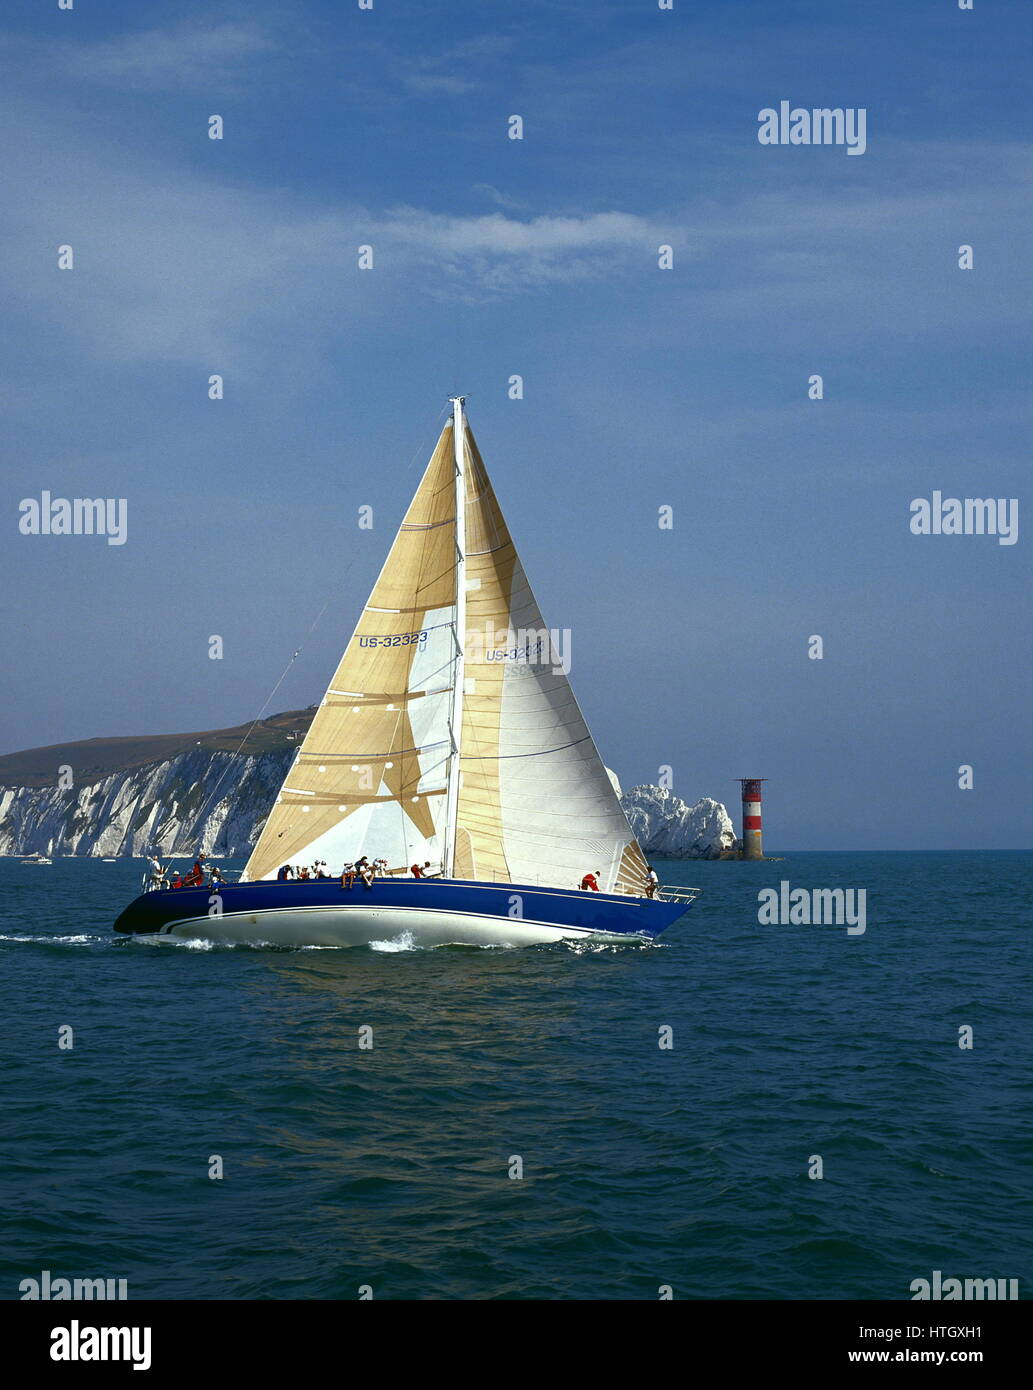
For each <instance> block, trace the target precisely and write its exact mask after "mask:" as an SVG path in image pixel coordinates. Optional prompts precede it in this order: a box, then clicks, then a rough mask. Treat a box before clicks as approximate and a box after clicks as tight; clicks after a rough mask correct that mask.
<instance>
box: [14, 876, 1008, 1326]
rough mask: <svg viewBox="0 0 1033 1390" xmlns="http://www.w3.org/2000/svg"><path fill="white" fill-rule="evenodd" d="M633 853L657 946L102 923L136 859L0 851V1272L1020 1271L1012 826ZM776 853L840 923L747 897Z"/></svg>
mask: <svg viewBox="0 0 1033 1390" xmlns="http://www.w3.org/2000/svg"><path fill="white" fill-rule="evenodd" d="M657 866H658V868H659V870H660V872H661V877H662V878H664V880H665V881H667V882H680V883H687V884H695V885H697V886H699V887H701V888H702V889H703V890H704V891H703V896H702V898H701V899H700V900H699V902H698V904H697V906H696V907H695V908H694V909H693V911H692V912H690V913H689V915H688V916H687V917H685V918H684V919H683V920H682V921H681V922H680V923H678V924H677V925H676V926H675V927H673V928H672V929H671V930H670V931H669V932H668V933H667V934H666V936H665V937H661V938H660V941H659V942H658V943H656V944H655V945H650V946H646V945H629V946H619V947H603V948H594V949H593V948H586V947H584V946H580V947H575V946H569V945H563V944H556V945H553V946H543V947H532V948H524V949H519V950H476V949H469V948H440V949H438V950H432V951H420V950H406V949H399V946H398V943H386V944H385V947H384V948H382V949H366V948H362V949H353V950H297V951H286V950H270V949H256V948H248V947H238V948H218V947H216V948H209V949H205V948H203V947H201V948H198V947H197V946H196V945H193V946H188V945H180V946H172V945H169V944H168V943H165V944H161V945H156V944H155V943H153V942H147V941H143V940H130V939H126V938H121V937H115V936H114V935H113V934H112V932H111V930H110V927H111V922H112V921H113V919H114V917H115V916H116V915H117V913H118V911H119V910H120V908H121V907H122V906H123V905H124V904H125V903H126V902H127V901H128V900H129V899H130V898H131V897H133V896H135V894H136V892H137V891H138V886H139V879H140V871H141V864H140V862H139V861H119V862H117V863H102V862H98V861H97V860H57V861H56V862H55V863H54V865H53V866H52V867H51V868H45V867H31V866H22V865H20V864H18V863H17V862H16V861H13V860H3V861H0V988H2V991H3V997H2V1007H0V1016H2V1020H3V1025H2V1031H3V1057H2V1069H0V1086H2V1107H3V1108H2V1114H3V1145H2V1152H0V1173H2V1195H3V1209H4V1221H3V1235H2V1241H0V1243H2V1251H0V1297H3V1298H17V1297H19V1292H18V1285H19V1283H20V1281H21V1280H22V1279H25V1278H28V1277H39V1275H40V1273H41V1271H42V1270H45V1269H47V1270H50V1271H51V1272H52V1274H53V1276H54V1277H57V1276H59V1275H62V1276H65V1277H74V1276H80V1277H125V1278H127V1279H128V1283H129V1296H130V1298H136V1299H140V1298H162V1299H164V1298H197V1299H218V1298H234V1299H237V1298H247V1299H253V1298H344V1299H354V1298H356V1297H358V1291H359V1289H360V1287H361V1286H363V1285H369V1286H371V1287H372V1289H373V1292H374V1296H375V1297H376V1298H378V1299H380V1298H387V1299H390V1298H445V1299H482V1298H486V1299H498V1298H507V1299H535V1298H546V1299H574V1298H583V1299H650V1300H652V1299H656V1298H657V1297H658V1290H659V1288H660V1286H662V1285H670V1286H671V1287H672V1289H673V1293H674V1297H675V1298H680V1299H694V1298H723V1299H724V1298H727V1299H730V1298H740V1299H742V1298H746V1299H843V1298H865V1299H902V1298H909V1297H910V1290H909V1285H910V1283H911V1281H912V1280H913V1279H916V1278H921V1277H924V1278H929V1277H931V1273H932V1271H933V1270H934V1269H940V1270H942V1271H943V1273H944V1276H945V1277H946V1276H947V1275H954V1276H957V1277H962V1278H964V1277H971V1278H976V1277H979V1278H983V1277H995V1278H1016V1279H1018V1280H1019V1287H1020V1292H1021V1295H1022V1296H1023V1297H1027V1296H1028V1295H1029V1292H1030V1289H1033V1144H1031V1140H1033V1122H1031V1104H1033V1057H1031V1050H1033V1049H1031V1035H1030V1034H1031V1029H1030V1023H1031V1011H1030V1000H1031V976H1033V967H1031V956H1030V935H1029V933H1030V902H1031V897H1033V853H1030V852H1024V851H1015V852H992V853H971V854H947V853H943V854H937V853H913V854H903V853H899V854H872V853H865V854H854V853H850V854H814V853H787V854H786V855H785V857H784V859H783V860H782V861H781V862H777V863H776V862H768V863H762V864H740V863H734V862H723V863H677V862H669V863H663V862H661V861H658V863H657ZM783 878H785V879H788V880H789V881H790V882H791V884H792V885H793V887H797V886H801V887H808V888H810V887H836V886H841V887H854V888H865V889H867V894H868V905H867V929H866V931H865V933H864V934H863V935H857V936H850V935H848V933H847V931H846V929H845V927H842V926H840V927H835V926H761V925H759V923H758V920H757V907H758V903H757V893H758V890H759V889H761V888H763V887H769V886H770V887H777V886H778V883H779V881H780V880H781V879H783ZM62 1025H71V1027H72V1029H73V1030H74V1047H73V1048H72V1049H71V1050H61V1049H59V1047H58V1036H59V1029H60V1028H61V1026H62ZM665 1025H667V1026H669V1027H670V1028H672V1029H673V1044H674V1045H673V1048H671V1049H669V1050H662V1049H661V1048H660V1047H659V1046H658V1040H659V1037H660V1032H659V1030H660V1029H661V1028H663V1027H664V1026H665ZM963 1025H970V1026H971V1028H972V1029H973V1040H974V1046H973V1047H972V1049H971V1050H962V1049H960V1048H959V1046H958V1036H959V1033H958V1030H959V1028H960V1027H961V1026H963ZM363 1026H368V1027H371V1028H372V1029H373V1048H372V1050H366V1051H364V1050H360V1048H359V1045H358V1043H359V1030H360V1028H361V1027H363ZM215 1154H218V1155H221V1157H222V1161H223V1165H224V1177H222V1178H221V1179H219V1180H212V1179H211V1178H209V1176H208V1173H209V1160H210V1156H211V1155H215ZM812 1155H820V1157H821V1160H822V1164H823V1171H824V1176H823V1178H821V1179H820V1180H819V1179H812V1178H810V1177H808V1167H809V1164H810V1162H811V1158H812ZM514 1156H519V1157H520V1159H521V1160H522V1163H523V1177H522V1178H511V1177H510V1176H509V1174H510V1170H511V1160H512V1158H513V1157H514Z"/></svg>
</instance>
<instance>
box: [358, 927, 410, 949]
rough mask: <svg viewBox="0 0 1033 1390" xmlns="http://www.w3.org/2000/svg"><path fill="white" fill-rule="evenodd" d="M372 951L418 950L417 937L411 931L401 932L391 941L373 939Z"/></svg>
mask: <svg viewBox="0 0 1033 1390" xmlns="http://www.w3.org/2000/svg"><path fill="white" fill-rule="evenodd" d="M369 949H370V950H371V951H418V950H419V949H420V948H419V947H418V946H417V945H416V938H415V936H413V934H412V932H411V931H403V932H399V933H398V935H397V936H396V937H394V938H393V939H392V940H391V941H371V942H370V943H369Z"/></svg>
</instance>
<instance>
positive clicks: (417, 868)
mask: <svg viewBox="0 0 1033 1390" xmlns="http://www.w3.org/2000/svg"><path fill="white" fill-rule="evenodd" d="M429 868H430V860H429V859H428V860H427V861H426V863H424V864H423V865H420V864H410V865H409V872H410V873H411V874H412V876H413V878H423V877H424V873H423V870H424V869H429Z"/></svg>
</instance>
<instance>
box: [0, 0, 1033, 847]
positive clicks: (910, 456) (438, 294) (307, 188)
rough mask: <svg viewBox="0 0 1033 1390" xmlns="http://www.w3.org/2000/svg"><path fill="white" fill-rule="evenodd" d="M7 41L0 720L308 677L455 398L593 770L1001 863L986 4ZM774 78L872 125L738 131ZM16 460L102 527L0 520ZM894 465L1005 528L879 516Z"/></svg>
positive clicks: (1008, 251) (246, 21)
mask: <svg viewBox="0 0 1033 1390" xmlns="http://www.w3.org/2000/svg"><path fill="white" fill-rule="evenodd" d="M5 24H6V26H7V27H6V31H5V32H4V33H3V36H2V40H0V59H2V62H3V69H4V81H3V97H2V106H3V112H4V114H3V124H4V130H5V137H6V138H5V140H4V142H3V148H2V150H0V165H2V177H3V185H4V190H5V191H4V198H3V204H2V206H0V236H2V244H3V247H4V256H3V264H2V266H0V289H2V294H3V303H4V319H5V326H6V329H7V331H6V333H4V334H3V338H2V343H0V354H2V362H0V367H2V370H0V405H2V409H3V414H4V421H5V429H4V445H3V464H2V466H3V498H4V500H3V506H4V509H5V512H6V515H7V518H8V520H7V522H6V547H5V564H4V573H5V583H4V585H3V587H2V590H0V605H2V613H3V621H4V624H5V627H6V629H7V631H8V633H9V639H8V650H7V656H8V661H7V662H6V663H5V668H4V670H3V674H2V676H0V747H2V748H3V749H6V750H13V749H16V748H25V747H31V746H34V745H38V744H44V743H52V742H58V741H61V740H67V739H77V738H85V737H91V736H98V735H115V734H130V733H147V732H172V731H177V730H188V729H204V728H209V727H217V726H222V725H227V724H235V723H239V722H243V721H245V720H247V719H249V718H251V717H252V716H253V715H255V714H257V713H258V712H259V710H260V709H261V708H262V706H263V703H264V702H265V700H266V697H267V695H268V693H269V691H270V689H271V687H272V685H273V683H274V681H275V680H276V679H277V677H278V676H279V675H280V672H281V671H282V670H283V667H284V665H285V663H286V661H287V659H288V658H289V656H290V654H291V652H292V651H293V650H294V649H295V648H297V647H298V646H299V644H302V648H303V649H302V653H301V655H300V657H299V658H298V660H297V661H296V662H295V664H294V666H293V667H292V669H291V672H290V674H289V676H288V678H287V680H286V681H285V682H284V684H283V685H282V686H281V688H280V690H279V691H278V693H277V697H276V699H275V700H274V701H273V703H272V705H271V707H270V708H271V709H272V710H276V709H283V708H290V707H294V706H299V705H305V704H309V703H312V702H314V701H315V700H317V699H318V698H319V697H320V695H321V694H322V691H323V689H324V687H325V684H326V681H327V679H328V677H329V675H330V673H331V672H332V670H333V668H334V665H335V664H336V661H337V658H338V656H339V653H340V651H341V649H342V648H343V645H344V643H345V642H346V640H347V638H348V636H349V635H350V632H351V629H352V626H353V624H354V621H355V618H356V616H357V612H358V609H359V606H360V605H361V603H362V601H363V600H364V598H365V596H366V594H367V593H368V591H369V588H370V586H371V584H372V581H373V579H374V578H375V576H376V573H377V571H378V569H379V566H380V563H381V561H382V559H383V555H384V553H385V551H386V548H387V546H388V544H389V543H390V540H391V538H392V536H393V534H394V530H395V527H396V526H397V524H398V521H399V520H400V518H401V515H402V512H403V511H404V508H405V505H406V503H407V501H408V498H409V495H410V493H411V491H412V488H413V487H414V485H415V482H416V480H417V478H418V475H419V471H420V469H421V467H422V464H423V462H424V460H425V457H426V454H427V452H428V450H429V448H430V445H431V443H432V441H433V438H434V437H435V434H436V430H437V428H438V427H439V425H440V420H441V418H442V410H443V407H444V405H445V397H446V396H447V395H448V394H449V393H450V392H452V391H454V390H457V389H458V390H462V391H465V392H467V393H468V396H469V412H470V419H471V423H472V425H473V428H474V430H475V433H476V434H477V437H478V441H479V443H480V446H481V450H482V453H483V454H484V456H485V460H486V462H487V465H488V468H489V470H490V471H491V473H492V476H493V478H494V481H495V485H496V489H497V491H498V493H499V496H500V498H501V501H502V505H503V507H504V509H505V511H506V514H507V517H508V519H509V522H510V526H511V529H512V531H513V534H514V537H515V539H516V543H517V546H518V548H519V549H520V551H521V555H522V558H523V560H524V564H525V567H526V568H527V570H528V572H529V575H530V577H531V580H532V583H533V584H534V586H535V589H536V592H537V594H538V597H539V600H540V602H541V604H542V608H543V610H544V613H545V617H546V620H547V621H548V622H549V623H550V624H551V625H553V626H557V627H569V628H570V629H571V630H572V634H573V637H572V641H573V667H572V672H571V678H572V681H573V683H574V687H575V690H576V691H577V693H578V697H579V699H580V701H581V703H582V706H583V708H584V710H585V713H586V715H587V717H588V720H589V723H590V725H591V727H592V729H593V732H594V733H595V735H596V740H597V742H598V744H599V746H600V750H601V751H602V753H603V756H604V758H605V760H606V761H607V763H608V764H609V765H610V766H611V767H613V768H614V769H615V770H616V771H617V772H618V774H619V776H620V777H621V779H622V781H623V782H624V784H625V785H631V784H633V783H635V782H643V781H653V780H655V779H656V777H657V770H658V768H659V767H661V766H662V765H669V766H671V767H672V768H673V770H674V790H675V791H676V792H677V793H678V794H679V795H682V796H684V797H686V798H687V799H688V800H695V799H696V798H697V797H698V796H701V795H712V796H715V797H717V798H718V799H720V800H724V801H725V802H726V803H728V804H729V805H730V806H732V809H733V814H734V816H735V819H736V821H738V807H737V806H734V805H733V803H734V800H735V796H736V791H737V788H736V786H735V782H734V779H735V778H736V777H738V776H742V775H744V774H746V775H755V776H765V777H767V778H768V779H769V782H768V785H767V800H766V831H767V842H768V844H769V846H771V847H775V848H777V847H779V846H782V847H787V848H817V849H823V848H828V849H835V848H848V847H853V848H894V847H911V848H954V847H969V846H971V847H988V846H994V845H999V846H1006V847H1020V846H1028V845H1030V844H1031V843H1033V809H1031V806H1030V800H1031V799H1030V797H1029V795H1028V792H1027V787H1026V783H1027V780H1028V771H1029V766H1030V753H1031V751H1033V750H1031V733H1030V719H1029V710H1030V697H1031V693H1033V692H1031V688H1030V687H1031V679H1030V677H1031V663H1030V640H1029V614H1030V566H1029V559H1028V556H1029V544H1028V541H1027V539H1026V536H1025V532H1024V526H1025V521H1026V517H1025V514H1024V512H1023V507H1024V506H1025V502H1026V498H1027V496H1028V493H1027V491H1026V488H1025V483H1026V479H1027V477H1028V473H1029V452H1030V445H1029V441H1030V425H1031V418H1030V417H1031V408H1030V395H1029V363H1030V360H1031V343H1030V327H1029V318H1030V315H1029V303H1030V278H1031V272H1030V266H1031V265H1033V233H1031V218H1030V193H1029V189H1030V177H1031V174H1033V151H1031V149H1030V145H1029V137H1028V131H1029V124H1028V54H1029V51H1030V40H1031V38H1033V12H1031V11H1030V10H1029V8H1028V7H1027V6H1025V5H1022V4H1019V3H1010V4H1007V5H992V4H989V3H985V0H976V6H975V9H974V10H973V11H972V12H963V11H959V10H958V9H957V7H956V4H954V3H953V0H923V2H922V3H917V2H916V3H914V4H909V5H907V6H902V5H900V4H899V3H871V4H862V3H857V4H847V3H842V4H840V3H785V4H778V5H772V4H770V3H767V4H764V3H738V0H724V3H705V2H702V3H701V2H700V0H694V3H691V4H690V3H688V0H675V9H674V11H673V12H661V11H660V10H659V9H658V8H657V7H656V5H655V4H653V3H651V0H625V3H621V4H617V3H606V0H592V2H591V3H590V2H589V0H579V2H578V3H563V2H562V0H549V3H533V2H532V3H523V4H520V5H512V4H503V3H483V0H481V2H479V3H472V0H462V2H461V0H453V3H434V0H421V3H419V4H416V3H409V4H403V3H389V0H375V6H374V9H373V11H372V12H363V11H360V10H359V9H358V7H357V5H350V4H348V3H345V0H333V3H330V2H329V0H310V2H309V3H291V4H290V5H282V6H278V5H272V4H254V5H253V4H248V5H227V6H221V5H218V4H214V5H212V4H205V5H191V4H185V3H184V4H176V3H170V4H167V5H162V6H140V5H139V4H136V3H132V4H129V3H126V4H121V3H114V2H113V0H106V3H98V4H85V3H82V0H77V5H76V8H75V9H74V10H73V11H72V12H62V11H59V10H58V9H57V7H56V4H55V5H53V6H52V7H49V8H48V7H45V6H31V7H30V6H22V7H10V8H9V9H8V10H7V11H6V13H5ZM783 98H784V99H787V100H789V101H791V102H792V103H793V104H794V105H801V106H808V107H809V106H843V107H860V106H863V107H865V108H866V109H867V112H868V148H867V151H866V153H865V154H864V155H863V156H860V157H850V156H848V155H847V154H846V151H845V149H843V148H842V147H817V146H814V147H773V148H770V147H766V146H761V145H759V144H758V141H757V128H758V126H757V115H758V112H759V111H760V110H761V109H762V108H764V107H767V106H776V107H777V105H778V102H779V101H780V100H781V99H783ZM213 113H218V114H220V115H221V116H222V117H223V118H224V121H225V138H224V139H223V140H222V141H212V140H209V139H208V138H207V123H208V117H209V116H210V115H211V114H213ZM512 114H519V115H521V116H522V117H523V120H524V123H525V138H524V139H523V140H522V141H514V140H510V139H508V138H507V120H508V118H509V116H510V115H512ZM364 243H369V244H371V245H372V246H373V247H374V269H373V270H372V271H360V270H358V269H357V264H356V250H357V247H358V246H359V245H360V244H364ZM962 243H969V244H971V245H972V246H973V247H974V254H975V266H974V269H973V270H972V271H960V270H959V269H958V268H957V248H958V246H959V245H960V244H962ZM62 244H71V245H72V246H73V247H74V250H75V260H76V264H75V269H74V271H71V272H62V271H59V270H58V269H57V247H58V246H59V245H62ZM661 244H669V245H671V246H672V247H673V248H674V258H675V264H674V268H673V269H672V270H670V271H661V270H659V269H658V267H657V247H658V246H659V245H661ZM212 373H220V374H222V375H223V376H224V378H225V383H226V385H225V393H226V394H225V399H224V400H222V401H220V402H212V401H210V400H208V397H207V381H208V377H209V375H210V374H212ZM514 373H519V374H520V375H522V376H523V378H524V382H525V398H524V399H523V400H522V401H511V400H509V399H508V396H507V383H508V379H509V377H510V376H511V375H512V374H514ZM812 373H820V374H821V375H822V376H823V378H824V382H825V399H824V400H822V401H820V402H816V401H810V400H808V397H807V382H808V377H809V376H810V375H811V374H812ZM43 489H48V490H49V491H50V492H51V493H52V494H53V495H54V496H67V497H75V496H80V497H83V496H85V497H96V496H106V497H107V496H110V497H125V498H126V499H127V502H128V515H129V539H128V542H127V543H126V544H125V545H124V546H121V547H112V546H108V545H106V544H105V543H104V541H103V539H101V538H97V537H85V536H82V537H45V536H22V535H20V534H19V533H18V516H19V512H18V505H19V502H20V501H21V500H22V499H25V498H28V497H33V496H35V497H38V496H39V495H40V493H41V491H42V490H43ZM934 489H939V490H941V491H942V492H943V493H944V494H945V495H950V494H953V495H956V496H959V497H988V496H994V497H1005V498H1011V497H1017V498H1019V541H1018V544H1016V545H1013V546H1001V545H998V544H997V542H996V540H995V539H994V538H992V537H986V536H982V537H980V536H966V537H915V536H913V535H911V533H910V530H909V524H908V523H909V504H910V501H911V499H912V498H915V497H920V496H922V497H929V496H930V495H931V493H932V491H933V490H934ZM361 504H372V505H373V506H374V509H375V511H374V515H375V520H376V524H375V526H374V529H373V530H372V531H371V532H365V531H359V530H358V528H357V526H356V516H357V508H358V507H359V506H360V505H361ZM664 504H667V505H671V506H673V507H674V509H675V525H674V529H673V530H672V531H661V530H660V529H659V528H658V526H657V509H658V507H659V506H661V505H664ZM328 600H329V603H328V602H327V601H328ZM324 605H326V608H325V612H323V614H322V617H321V619H320V621H319V622H318V624H317V625H316V627H315V629H314V630H313V631H311V632H310V631H309V630H310V628H311V627H312V624H313V621H314V620H315V619H316V617H317V616H318V615H319V614H320V612H321V611H322V610H323V609H324ZM213 633H217V634H219V635H221V636H222V638H223V641H224V643H225V657H224V659H223V660H222V661H210V660H209V659H208V638H209V635H210V634H213ZM811 634H820V635H821V636H822V637H823V639H824V644H825V656H824V659H823V660H822V661H820V662H819V661H811V660H809V659H808V657H807V641H808V637H809V636H810V635H811ZM961 764H971V765H972V766H973V768H974V787H973V789H972V790H971V791H961V790H959V789H958V774H957V769H958V767H959V766H960V765H961Z"/></svg>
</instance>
